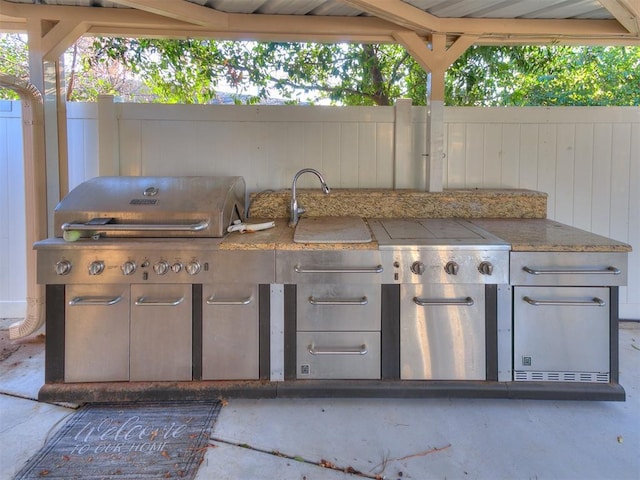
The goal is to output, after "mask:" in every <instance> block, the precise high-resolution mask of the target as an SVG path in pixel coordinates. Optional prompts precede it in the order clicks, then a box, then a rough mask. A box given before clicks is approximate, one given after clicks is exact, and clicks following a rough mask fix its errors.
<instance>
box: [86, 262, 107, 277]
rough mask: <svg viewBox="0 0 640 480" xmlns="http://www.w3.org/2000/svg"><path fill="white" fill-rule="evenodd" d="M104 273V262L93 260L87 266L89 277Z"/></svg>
mask: <svg viewBox="0 0 640 480" xmlns="http://www.w3.org/2000/svg"><path fill="white" fill-rule="evenodd" d="M103 271H104V262H103V261H102V260H95V261H93V262H91V263H90V264H89V275H100V274H101V273H102V272H103Z"/></svg>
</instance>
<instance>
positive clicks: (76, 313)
mask: <svg viewBox="0 0 640 480" xmlns="http://www.w3.org/2000/svg"><path fill="white" fill-rule="evenodd" d="M65 297H66V298H65V304H66V306H65V329H64V337H65V354H64V381H65V382H67V383H69V382H118V381H127V380H129V285H69V286H67V288H66V292H65Z"/></svg>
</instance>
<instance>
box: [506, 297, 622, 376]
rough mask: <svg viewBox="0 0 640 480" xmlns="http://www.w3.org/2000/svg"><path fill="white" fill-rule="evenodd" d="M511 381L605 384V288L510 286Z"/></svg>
mask: <svg viewBox="0 0 640 480" xmlns="http://www.w3.org/2000/svg"><path fill="white" fill-rule="evenodd" d="M513 296H514V301H513V308H514V315H513V318H514V324H513V339H514V345H513V357H514V379H515V380H523V381H527V380H528V381H537V380H540V381H542V380H544V381H553V380H557V381H586V382H608V381H609V371H610V363H609V362H610V359H609V345H610V342H609V289H608V288H606V287H603V288H596V287H588V288H585V287H580V288H574V287H514V289H513Z"/></svg>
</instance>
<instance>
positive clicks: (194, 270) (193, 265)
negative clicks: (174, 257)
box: [185, 260, 200, 275]
mask: <svg viewBox="0 0 640 480" xmlns="http://www.w3.org/2000/svg"><path fill="white" fill-rule="evenodd" d="M185 270H186V271H187V273H188V274H189V275H196V274H198V273H200V263H198V262H197V261H196V260H193V261H191V262H189V263H187V266H186V267H185Z"/></svg>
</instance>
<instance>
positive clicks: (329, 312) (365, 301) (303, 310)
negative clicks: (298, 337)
mask: <svg viewBox="0 0 640 480" xmlns="http://www.w3.org/2000/svg"><path fill="white" fill-rule="evenodd" d="M380 288H381V287H380V285H371V284H369V285H367V284H362V285H352V284H349V285H341V284H330V285H326V284H320V285H318V284H316V285H311V284H301V285H298V286H297V304H296V309H297V322H298V323H297V330H313V331H335V330H378V331H379V330H380V295H381V293H380Z"/></svg>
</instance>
